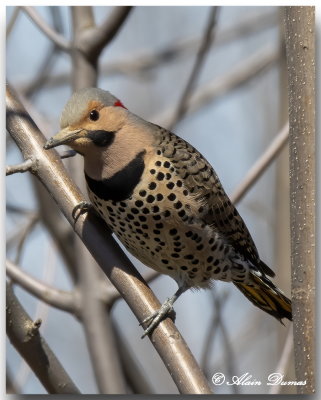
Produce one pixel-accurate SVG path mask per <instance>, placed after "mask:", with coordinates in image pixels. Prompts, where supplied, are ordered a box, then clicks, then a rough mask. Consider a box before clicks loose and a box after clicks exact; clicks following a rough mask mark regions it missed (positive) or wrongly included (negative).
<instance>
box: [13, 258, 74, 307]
mask: <svg viewBox="0 0 321 400" xmlns="http://www.w3.org/2000/svg"><path fill="white" fill-rule="evenodd" d="M6 270H7V274H8V276H9V277H10V278H11V279H12V280H13V282H15V283H17V284H19V285H20V286H21V287H23V288H24V289H26V290H27V291H28V292H29V293H31V294H33V295H34V296H36V297H37V298H38V299H40V300H42V301H44V302H45V303H47V304H50V305H51V306H53V307H56V308H58V309H60V310H63V311H67V312H70V313H74V314H77V311H76V308H77V307H76V300H75V295H74V293H72V292H67V291H65V290H58V289H55V288H54V287H52V286H49V285H46V284H45V283H43V282H41V281H39V280H38V279H36V278H33V277H32V276H30V275H29V274H27V273H26V272H25V271H23V270H22V269H21V268H19V267H18V266H17V265H15V264H14V263H12V262H11V261H9V260H6Z"/></svg>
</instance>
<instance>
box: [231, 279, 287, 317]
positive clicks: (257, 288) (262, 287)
mask: <svg viewBox="0 0 321 400" xmlns="http://www.w3.org/2000/svg"><path fill="white" fill-rule="evenodd" d="M252 280H253V286H248V285H245V284H244V283H239V282H233V283H234V285H235V286H236V287H237V288H238V289H239V290H240V291H241V292H242V293H243V294H244V295H245V296H246V297H247V298H248V299H249V300H250V301H251V302H252V303H253V304H254V305H255V306H257V307H259V308H260V309H261V310H263V311H265V312H267V313H268V314H271V315H273V317H275V318H277V319H278V320H279V321H280V322H282V321H281V320H282V318H287V319H289V320H290V321H292V307H291V300H289V299H288V298H287V297H286V296H285V295H284V294H283V293H282V292H281V290H280V289H278V288H277V287H276V286H275V285H274V284H273V283H272V282H271V281H270V280H269V279H268V278H266V277H265V276H262V277H259V276H256V275H254V274H253V275H252Z"/></svg>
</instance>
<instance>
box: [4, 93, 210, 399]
mask: <svg viewBox="0 0 321 400" xmlns="http://www.w3.org/2000/svg"><path fill="white" fill-rule="evenodd" d="M6 104H7V129H8V131H9V132H10V134H11V135H12V137H13V138H14V140H15V141H16V143H17V145H18V146H19V148H20V150H21V151H22V153H23V156H24V158H29V157H30V155H31V154H33V155H34V156H35V157H36V158H37V159H38V170H37V172H36V174H37V177H38V178H39V179H40V181H41V182H42V183H43V185H44V186H45V187H46V189H47V190H48V191H49V192H50V193H51V195H52V196H53V198H54V200H55V201H56V203H57V204H58V205H59V207H60V209H61V210H62V212H63V214H64V215H65V217H66V218H67V220H68V221H69V223H70V224H71V225H72V226H73V227H74V230H75V232H76V233H77V234H78V236H79V237H80V238H81V239H82V241H83V242H84V244H85V245H86V247H87V248H88V250H89V251H90V252H91V254H92V255H93V257H94V258H95V259H96V261H97V263H98V264H99V266H100V267H101V269H102V270H103V271H104V273H105V274H106V275H107V276H108V278H109V279H110V281H111V282H112V283H113V284H114V285H115V287H116V288H117V289H118V291H119V292H120V293H121V294H122V296H123V298H124V299H125V301H126V302H127V303H128V305H129V307H130V308H131V309H132V311H133V312H134V314H135V315H136V317H137V319H138V320H139V321H142V320H143V319H144V318H145V317H147V316H148V315H150V314H151V313H152V312H154V311H156V310H157V309H159V307H160V303H159V302H158V301H157V299H156V298H155V296H154V295H153V293H152V291H151V290H150V289H149V287H148V286H147V285H146V283H145V282H144V280H143V278H142V277H141V275H140V274H139V273H138V272H137V270H136V269H135V268H134V266H133V265H132V264H131V262H130V261H129V260H128V258H127V257H126V256H125V254H124V253H123V251H122V250H121V248H120V247H119V246H118V245H117V243H116V242H115V241H114V240H113V239H112V237H111V236H110V235H108V234H106V226H105V224H104V223H103V222H102V221H101V220H100V219H99V218H97V217H96V216H95V215H93V214H92V213H89V214H86V215H80V216H79V218H78V220H77V221H76V222H75V221H74V219H73V218H72V211H73V209H74V208H75V206H76V205H78V204H79V203H80V202H81V201H83V200H84V198H83V196H82V195H81V193H80V192H79V190H78V189H77V187H75V185H74V184H73V182H72V181H71V180H70V178H69V177H68V176H67V174H66V171H65V169H64V167H63V165H62V163H61V160H60V157H59V156H58V154H57V152H56V151H44V150H43V145H44V143H45V138H44V136H43V135H42V134H41V133H40V131H39V130H38V129H37V127H36V126H35V124H34V123H33V121H32V120H31V118H30V117H29V115H28V114H27V112H26V111H25V109H24V108H23V106H22V105H21V103H20V102H19V101H18V100H17V98H16V96H14V95H13V92H12V90H11V89H10V88H9V87H8V88H7V96H6ZM106 254H108V257H106ZM150 339H151V342H152V344H153V345H154V347H155V349H156V350H157V351H158V353H159V355H160V356H161V358H162V359H163V362H164V364H165V366H166V367H167V369H168V370H169V372H170V374H171V376H172V378H173V380H174V382H175V383H176V385H177V387H178V390H179V391H180V392H181V393H186V394H187V393H194V394H196V393H197V394H209V393H211V390H210V387H209V385H208V382H207V380H206V378H205V376H204V375H203V373H202V371H201V370H200V368H199V366H198V365H197V363H196V361H195V359H194V357H193V355H192V353H191V352H190V350H189V348H188V347H187V345H186V343H185V341H184V339H183V338H182V336H181V335H180V333H179V332H178V330H177V329H176V327H175V325H174V324H173V322H172V321H171V320H170V319H166V320H165V321H164V322H162V323H161V324H160V325H159V326H158V327H157V328H156V329H155V330H154V332H153V333H152V335H151V336H150Z"/></svg>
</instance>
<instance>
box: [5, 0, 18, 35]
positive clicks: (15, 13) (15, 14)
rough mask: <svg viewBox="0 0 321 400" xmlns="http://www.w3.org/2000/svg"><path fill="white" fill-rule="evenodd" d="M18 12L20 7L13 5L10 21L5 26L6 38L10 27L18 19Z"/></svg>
mask: <svg viewBox="0 0 321 400" xmlns="http://www.w3.org/2000/svg"><path fill="white" fill-rule="evenodd" d="M19 13H20V7H19V6H15V8H14V10H13V13H12V16H11V18H10V21H9V22H8V24H7V26H6V39H8V37H9V35H10V33H11V32H12V29H13V27H14V26H15V24H16V22H17V20H18V16H19Z"/></svg>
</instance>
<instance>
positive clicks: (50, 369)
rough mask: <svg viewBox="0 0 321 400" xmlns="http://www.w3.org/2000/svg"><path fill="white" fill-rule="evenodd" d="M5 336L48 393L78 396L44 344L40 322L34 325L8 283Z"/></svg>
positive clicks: (70, 381) (61, 367)
mask: <svg viewBox="0 0 321 400" xmlns="http://www.w3.org/2000/svg"><path fill="white" fill-rule="evenodd" d="M6 315H7V334H8V337H9V339H10V341H11V343H12V344H13V346H14V347H15V348H16V350H17V351H18V352H19V353H20V355H21V356H22V357H23V358H24V359H25V360H26V362H27V363H28V364H29V366H30V368H31V369H32V370H33V372H34V373H35V374H36V376H37V377H38V379H39V380H40V382H41V383H42V384H43V386H44V387H45V388H46V390H47V391H48V393H56V394H63V393H64V394H79V390H78V388H77V387H76V385H75V384H74V383H73V382H72V380H71V379H70V377H69V376H68V375H67V373H66V371H65V370H64V368H63V366H62V365H61V364H60V362H59V361H58V359H57V358H56V356H55V355H54V353H53V352H52V350H51V349H50V347H49V346H48V344H47V343H46V341H45V340H44V339H43V338H42V337H41V335H40V333H39V327H40V323H41V321H40V320H37V321H35V322H33V321H32V320H31V319H30V317H29V316H28V314H27V313H26V312H25V310H24V309H23V308H22V306H21V304H20V302H19V300H18V299H17V297H16V296H15V294H14V292H13V290H12V287H11V285H10V284H8V283H7V299H6Z"/></svg>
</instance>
